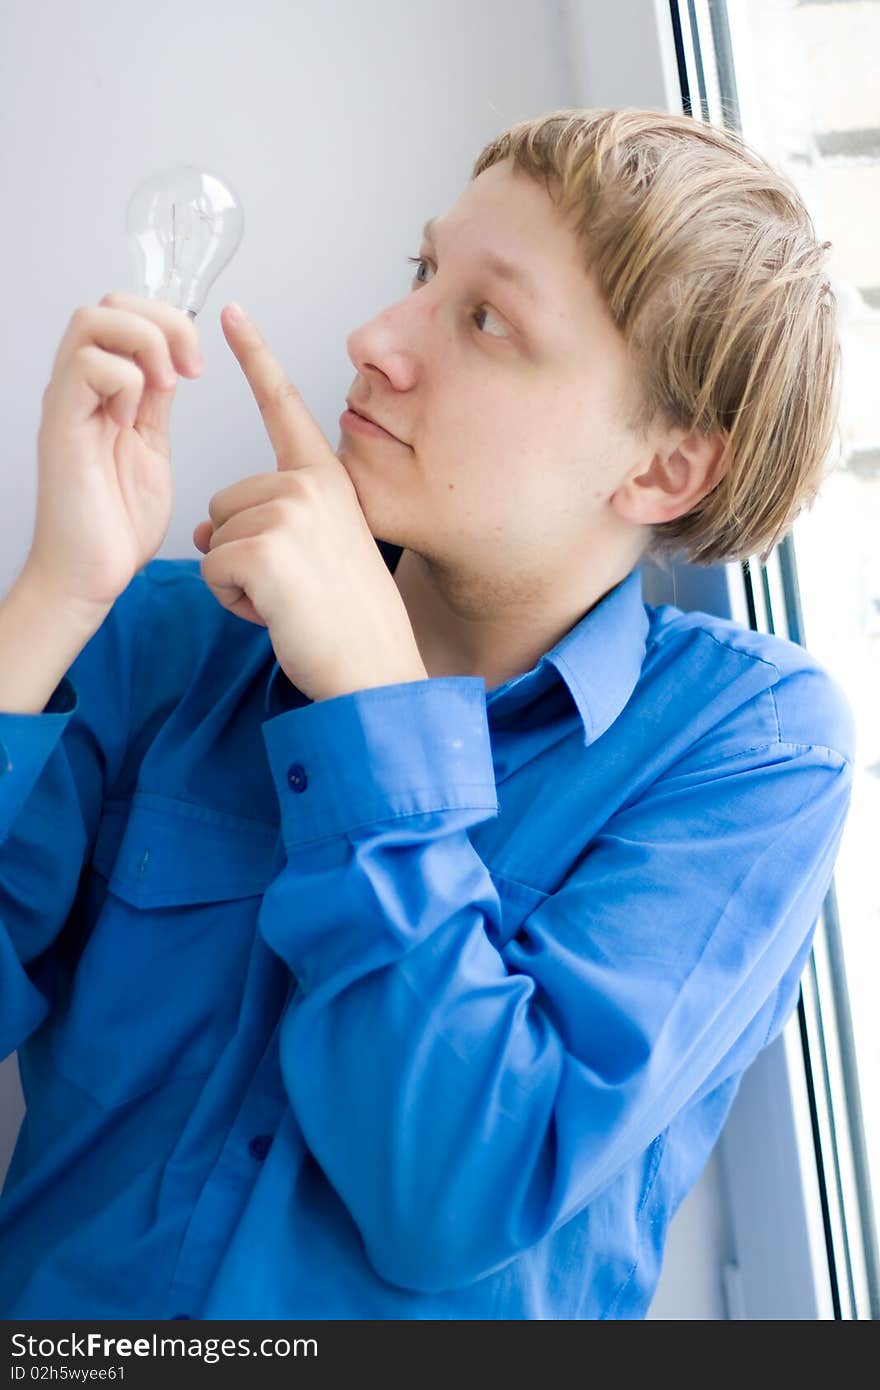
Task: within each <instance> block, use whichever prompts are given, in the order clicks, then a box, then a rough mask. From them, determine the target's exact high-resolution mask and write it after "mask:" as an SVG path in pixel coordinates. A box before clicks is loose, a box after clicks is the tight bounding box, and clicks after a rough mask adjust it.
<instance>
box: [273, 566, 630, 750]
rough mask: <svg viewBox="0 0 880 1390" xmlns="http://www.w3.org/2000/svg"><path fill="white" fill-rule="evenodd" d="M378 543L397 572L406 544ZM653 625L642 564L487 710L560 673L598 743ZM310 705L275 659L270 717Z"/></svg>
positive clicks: (515, 705) (506, 709) (517, 701)
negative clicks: (645, 598) (644, 594)
mask: <svg viewBox="0 0 880 1390" xmlns="http://www.w3.org/2000/svg"><path fill="white" fill-rule="evenodd" d="M376 544H377V545H378V547H379V550H380V551H381V554H382V558H383V559H384V561H385V563H386V565H387V566H388V569H389V570H390V571H391V573H392V574H393V573H394V568H395V566H396V564H397V561H398V559H399V557H400V555H401V553H402V549H401V547H400V546H396V545H392V544H391V543H390V542H388V541H377V542H376ZM648 628H649V619H648V612H647V609H646V607H645V603H644V600H643V598H642V566H641V565H636V566H635V568H634V569H632V570H631V571H630V573H629V574H628V575H627V576H626V578H624V579H622V580H621V581H620V582H619V583H618V584H616V585H615V586H614V588H613V589H609V591H608V593H607V594H604V595H603V596H602V598H601V599H599V602H598V603H596V604H594V606H593V607H592V608H591V609H590V611H589V612H588V613H585V614H584V616H583V617H582V618H581V619H580V621H579V622H577V623H575V625H574V627H572V628H570V629H569V631H568V632H567V633H566V634H565V636H564V637H562V638H561V639H560V640H559V641H558V642H557V643H556V645H555V646H554V647H551V648H550V650H549V651H548V652H545V654H544V655H543V656H542V657H541V658H540V660H539V661H538V662H537V663H536V665H535V666H533V667H532V669H531V670H530V671H525V672H523V673H522V674H521V675H517V676H511V678H510V680H508V681H505V682H504V683H503V685H499V686H495V687H494V688H493V689H492V690H490V691H488V692H487V695H486V706H487V712H488V713H489V715H490V717H493V718H494V717H497V716H498V715H502V714H508V713H512V712H513V711H514V710H516V709H519V708H521V707H522V706H524V705H526V704H530V703H531V702H532V701H533V700H534V699H535V697H536V696H537V695H538V694H540V693H542V692H543V691H544V690H545V689H547V688H548V687H549V685H550V684H551V683H552V682H553V680H554V679H555V677H554V675H553V672H554V671H556V672H558V674H559V675H560V676H561V677H562V680H563V682H564V683H565V685H566V686H567V688H568V690H569V691H570V693H571V697H572V699H573V700H574V703H575V705H576V707H577V711H578V714H579V715H580V718H581V722H582V724H583V728H584V743H585V744H587V745H589V744H591V743H593V742H595V740H596V739H597V738H599V737H600V736H601V735H602V734H604V732H605V730H606V729H608V728H610V726H611V725H612V724H613V723H614V721H615V719H616V718H617V716H618V715H619V714H620V712H621V711H622V710H623V708H624V706H625V705H626V704H627V702H628V700H629V698H630V696H631V695H632V693H633V691H634V690H635V688H636V684H637V683H638V679H639V673H640V672H641V669H642V663H643V661H644V659H645V651H646V639H647V634H648ZM270 650H271V647H270ZM308 703H309V701H308V699H307V697H306V696H305V695H303V694H302V693H301V692H300V691H298V690H296V688H295V687H294V686H292V685H291V683H290V681H289V680H288V679H287V677H286V675H285V674H284V671H283V670H282V669H281V667H280V665H279V663H278V661H277V660H276V661H275V662H274V663H273V666H272V671H271V675H270V677H269V680H268V682H267V685H266V699H265V711H266V714H267V715H270V714H272V713H280V712H281V711H282V710H286V709H291V708H296V707H297V705H303V704H308Z"/></svg>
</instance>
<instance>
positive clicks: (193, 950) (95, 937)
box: [50, 792, 283, 1107]
mask: <svg viewBox="0 0 880 1390" xmlns="http://www.w3.org/2000/svg"><path fill="white" fill-rule="evenodd" d="M278 842H279V834H278V832H277V831H275V830H274V829H273V828H272V827H270V826H266V827H264V826H261V825H258V824H257V823H255V822H253V821H247V820H244V819H241V818H238V817H235V816H231V815H227V814H225V813H222V812H217V811H212V810H209V809H207V808H201V807H197V806H187V805H184V804H183V803H181V802H176V801H172V800H170V799H168V798H165V797H159V796H155V795H152V794H146V793H141V792H138V793H136V795H135V797H134V799H133V801H132V802H131V804H130V806H127V805H116V806H109V805H108V807H107V808H105V813H104V815H103V818H102V821H101V824H100V826H99V830H98V836H97V841H96V844H95V849H94V853H93V856H92V863H91V868H90V871H89V874H90V877H89V882H88V885H87V892H86V897H85V905H84V911H85V916H86V919H87V920H86V921H85V922H84V923H83V926H84V931H83V940H84V945H83V947H82V951H81V953H80V955H79V958H78V960H77V961H76V963H75V967H74V969H73V971H72V974H71V977H70V981H69V987H68V990H67V993H66V998H65V999H64V1001H63V1003H62V1006H61V1008H60V1009H59V1010H58V1011H57V1013H56V1014H55V1015H54V1017H53V1023H52V1027H53V1034H52V1039H51V1044H50V1045H51V1050H52V1056H53V1060H54V1064H55V1066H56V1067H57V1069H58V1071H59V1072H60V1073H61V1074H62V1075H63V1076H65V1077H67V1079H68V1080H70V1081H72V1082H73V1083H74V1084H75V1085H76V1086H78V1087H80V1088H81V1089H82V1090H84V1091H86V1092H87V1093H88V1094H89V1095H90V1096H92V1097H93V1098H94V1099H95V1100H97V1101H98V1102H99V1103H100V1104H101V1105H104V1106H107V1107H112V1106H117V1105H123V1104H125V1103H126V1102H128V1101H131V1100H134V1099H135V1098H136V1097H138V1096H140V1095H143V1094H144V1093H145V1092H146V1091H150V1090H153V1089H154V1088H155V1087H157V1086H161V1085H165V1084H168V1083H170V1082H174V1081H177V1080H182V1079H184V1078H186V1077H197V1076H201V1075H205V1074H207V1073H208V1072H209V1071H210V1070H211V1068H212V1067H213V1065H214V1063H215V1062H216V1060H217V1057H218V1056H219V1054H220V1052H221V1050H222V1048H223V1046H224V1044H225V1043H226V1042H227V1040H228V1039H229V1037H230V1036H231V1035H232V1033H233V1032H234V1029H235V1026H236V1022H237V1018H238V1011H239V1006H240V1003H241V998H242V993H243V989H244V982H245V978H246V974H247V967H248V960H249V957H250V952H251V949H252V946H253V941H254V936H255V933H256V924H257V915H258V913H259V909H260V904H261V901H262V897H263V894H264V892H265V890H266V888H267V887H268V885H269V883H270V882H271V880H272V878H273V877H274V875H275V874H276V873H278V872H279V871H280V868H281V867H282V865H283V852H279V853H277V854H276V850H277V848H278Z"/></svg>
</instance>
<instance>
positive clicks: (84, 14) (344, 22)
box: [0, 0, 728, 1319]
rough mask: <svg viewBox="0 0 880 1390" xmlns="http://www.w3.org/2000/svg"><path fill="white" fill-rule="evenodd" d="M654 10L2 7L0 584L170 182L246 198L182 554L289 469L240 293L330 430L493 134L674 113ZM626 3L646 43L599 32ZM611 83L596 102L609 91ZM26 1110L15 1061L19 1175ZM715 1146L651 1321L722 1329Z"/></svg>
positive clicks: (492, 4) (177, 522)
mask: <svg viewBox="0 0 880 1390" xmlns="http://www.w3.org/2000/svg"><path fill="white" fill-rule="evenodd" d="M654 3H655V0H620V4H619V5H618V6H616V7H609V6H607V5H605V4H604V2H603V0H572V3H571V4H564V3H560V4H551V3H547V0H480V3H479V4H476V5H475V4H473V0H443V3H437V0H370V3H369V4H364V3H362V2H361V0H335V3H334V4H332V5H325V4H322V3H319V2H318V0H312V2H311V3H298V4H293V3H282V2H281V0H275V2H274V3H273V0H249V3H247V4H246V5H240V4H238V3H235V4H232V3H221V2H218V0H212V2H211V0H188V3H186V4H181V3H180V0H151V3H150V4H149V5H147V6H140V5H135V4H120V3H119V0H77V3H76V4H73V5H71V4H68V3H65V0H55V2H54V3H51V0H28V3H27V4H25V3H20V4H18V5H16V6H9V5H7V6H5V7H3V10H2V15H0V113H2V121H3V128H4V130H5V132H6V138H5V139H4V140H3V141H2V143H0V180H2V187H3V188H4V190H5V194H6V197H5V200H4V216H3V218H2V220H0V265H2V266H3V267H4V270H5V275H4V281H3V307H4V313H5V320H6V322H5V332H4V333H3V334H2V335H0V381H2V384H3V388H2V389H3V395H4V402H3V406H4V408H3V421H4V427H5V439H4V447H3V454H2V464H0V595H2V594H4V593H6V591H7V590H8V588H9V586H10V585H11V583H12V582H13V580H14V578H15V576H16V575H17V573H18V572H19V570H20V568H21V565H22V564H23V563H24V561H25V559H26V556H27V553H28V550H29V547H30V539H31V535H32V532H33V520H34V508H35V498H36V482H37V477H36V456H35V440H36V434H37V429H38V426H39V421H40V411H41V398H42V393H43V390H44V388H45V386H46V384H47V382H48V380H49V376H50V374H51V369H52V363H53V359H54V356H55V352H56V350H57V346H58V343H59V341H60V338H61V336H62V334H63V333H64V331H65V329H66V327H67V324H68V322H69V319H70V316H71V314H72V313H73V311H74V310H75V309H76V308H77V307H78V306H79V305H81V304H97V303H98V301H99V300H100V299H101V297H102V296H103V295H104V294H106V293H107V292H108V291H110V290H131V289H132V285H131V282H130V279H129V274H130V272H129V263H128V250H127V244H126V236H125V228H124V213H125V208H126V204H127V201H128V198H129V195H130V194H131V192H132V190H133V189H134V188H135V187H136V186H137V184H139V183H140V182H141V180H142V179H144V178H146V177H147V176H149V175H151V174H153V173H155V172H157V171H159V170H162V169H165V168H168V167H171V166H173V165H177V164H182V163H195V164H199V165H204V166H206V167H208V168H210V169H212V170H216V171H217V172H218V173H220V174H222V175H225V176H226V177H227V178H228V179H229V180H230V182H231V183H232V185H233V186H234V187H235V188H236V189H237V190H238V192H239V194H240V196H241V198H242V201H243V204H244V208H245V219H246V225H245V235H244V240H243V242H242V245H241V247H240V249H239V252H238V254H237V255H236V257H235V259H234V260H233V262H232V263H231V265H230V266H229V268H228V269H227V271H226V272H225V273H224V274H223V276H222V277H221V279H220V280H219V281H218V283H217V285H216V287H215V289H214V290H213V291H212V293H211V294H210V295H209V297H208V301H207V304H206V306H205V309H204V311H203V313H202V314H201V315H200V316H199V319H198V321H197V323H198V328H199V332H200V335H201V340H202V346H203V349H204V352H205V356H206V358H207V369H206V371H205V373H204V375H203V377H202V378H201V379H200V380H199V381H198V382H195V383H193V382H187V381H181V383H180V385H179V387H178V399H177V401H176V403H175V417H174V424H173V447H174V463H175V478H176V483H177V496H176V505H175V513H174V517H173V520H172V522H171V527H170V529H169V532H168V535H167V537H166V539H165V542H164V544H163V545H162V547H161V549H160V551H159V555H160V556H166V557H177V556H185V557H191V558H192V557H195V556H196V555H197V554H198V552H197V551H196V550H195V548H194V546H193V544H192V531H193V528H194V526H195V525H196V523H197V522H199V521H201V520H203V519H204V518H205V517H206V516H207V501H208V499H209V498H210V497H211V496H212V495H213V493H214V492H216V491H217V490H218V489H220V488H221V487H225V486H227V485H228V484H230V483H232V482H235V481H237V480H238V479H239V478H241V477H243V476H246V475H248V474H251V473H254V472H259V471H261V470H263V469H266V468H272V467H274V459H273V457H272V455H271V450H270V447H269V444H268V441H267V439H266V435H265V431H264V428H263V424H262V420H261V418H260V415H259V412H258V410H257V407H256V405H255V403H254V401H253V397H252V395H251V392H250V388H249V387H248V385H247V383H246V381H245V380H244V378H243V376H242V374H241V370H240V368H239V367H238V364H237V362H236V361H235V359H234V358H233V356H232V353H231V352H230V350H229V348H228V347H227V345H226V342H225V340H224V338H223V335H222V331H221V329H220V326H219V321H218V317H219V312H220V309H221V308H222V306H223V305H224V304H225V303H227V302H228V301H229V300H231V299H238V300H240V302H241V303H242V304H243V305H244V306H245V308H246V309H248V310H250V312H251V313H252V314H253V315H254V317H255V318H256V320H257V322H258V323H259V325H260V327H261V329H262V331H263V333H264V334H265V336H266V338H267V340H268V342H269V344H270V346H271V348H272V350H273V352H274V353H275V355H276V356H277V357H278V358H279V360H280V361H281V362H282V363H283V365H284V366H285V368H286V370H287V372H288V374H289V375H290V377H291V379H292V380H293V381H294V382H295V383H296V385H297V386H298V387H299V389H300V391H301V392H302V394H303V397H304V399H305V401H306V403H307V405H308V407H309V409H310V410H311V412H312V414H313V415H314V416H315V418H316V419H317V420H318V422H319V424H320V425H321V427H322V428H323V430H324V432H325V433H326V434H327V435H328V437H330V438H332V440H333V442H334V443H335V442H336V440H337V439H338V427H337V421H338V416H339V413H340V411H341V410H342V408H343V404H344V397H345V394H346V392H347V390H348V388H349V386H350V384H351V382H352V379H353V375H354V370H353V367H352V364H351V362H350V360H349V358H348V355H347V353H346V350H345V338H346V335H347V333H348V332H349V331H350V330H351V329H352V328H354V327H355V326H357V325H358V324H359V323H362V322H363V321H364V320H366V319H367V318H369V317H371V316H372V315H374V314H375V313H376V312H378V310H379V309H380V308H382V307H383V306H384V305H386V304H388V303H389V302H391V301H393V300H394V299H396V298H399V297H400V296H401V295H403V294H404V293H406V291H407V288H408V285H409V276H410V273H411V267H409V266H408V265H407V263H406V260H405V257H406V256H407V255H409V254H415V253H416V252H417V250H418V240H419V235H420V230H421V226H422V223H423V221H424V220H425V218H426V217H427V216H429V215H430V214H434V213H440V212H442V211H443V210H444V209H445V208H446V207H447V206H448V205H449V204H450V203H451V202H453V201H454V200H455V198H456V197H457V196H458V194H459V193H460V191H461V189H462V187H463V186H464V184H465V183H466V181H467V179H468V177H469V174H470V168H471V165H472V163H473V160H474V159H475V157H476V155H477V154H478V152H479V150H480V149H481V147H482V145H483V144H484V143H485V142H486V141H487V140H488V139H489V138H490V137H491V136H493V135H495V134H496V133H497V132H498V131H500V130H502V129H504V128H505V127H506V126H508V125H510V124H512V123H513V122H514V121H517V120H521V119H524V118H526V117H529V116H534V115H537V114H539V113H541V112H544V111H549V110H554V109H556V108H558V107H562V106H569V105H576V104H588V103H590V102H592V103H593V104H606V103H609V104H626V103H632V104H640V105H662V104H664V101H665V99H666V96H667V95H668V93H667V91H666V89H664V87H663V86H662V84H659V83H657V82H656V80H655V79H654V78H653V77H651V76H650V74H651V73H653V72H655V71H656V64H655V63H654V61H653V60H652V61H651V62H650V63H649V62H647V61H645V62H643V61H642V60H641V54H642V48H641V47H640V46H641V45H652V46H656V42H657V40H656V31H655V28H654ZM612 9H615V12H616V14H617V19H618V21H619V20H620V11H621V10H625V11H626V16H625V18H626V21H627V22H626V26H625V32H626V33H627V35H628V39H627V42H628V44H629V45H630V48H629V51H626V52H623V51H621V52H620V57H621V62H620V64H619V66H617V65H613V66H612V65H609V64H608V63H607V62H605V61H600V60H598V59H597V58H596V57H595V55H597V54H598V53H599V52H600V45H599V43H598V42H597V43H596V44H595V45H592V44H591V34H593V33H595V34H596V35H597V36H598V35H599V34H600V32H601V33H602V37H603V42H604V43H607V33H604V30H605V29H606V27H607V25H608V23H609V22H610V20H609V15H610V12H611V10H612ZM591 91H592V93H593V94H592V95H590V92H591ZM20 1114H21V1097H20V1091H19V1089H18V1083H17V1076H16V1072H15V1070H14V1063H13V1061H12V1059H10V1060H9V1061H7V1062H6V1063H4V1064H3V1065H2V1066H0V1171H2V1172H5V1168H6V1163H7V1161H8V1155H9V1153H10V1152H11V1145H12V1142H13V1139H14V1133H15V1131H16V1130H17V1126H18V1122H19V1118H20ZM725 1232H726V1225H725V1216H724V1208H723V1189H722V1184H721V1175H720V1171H719V1167H718V1163H717V1159H716V1158H713V1159H712V1160H711V1162H710V1164H709V1166H708V1168H707V1169H706V1171H705V1173H704V1174H703V1177H702V1178H701V1179H700V1181H699V1182H698V1184H697V1186H696V1187H695V1189H694V1191H693V1192H692V1194H691V1196H690V1197H689V1198H688V1199H687V1201H686V1202H685V1203H684V1205H683V1207H682V1209H681V1211H680V1212H679V1214H678V1216H677V1217H676V1221H675V1222H674V1224H673V1228H672V1233H671V1237H670V1243H669V1246H668V1251H667V1259H666V1264H665V1267H664V1272H663V1276H662V1279H661V1283H660V1287H659V1289H658V1293H657V1297H656V1299H655V1302H654V1305H653V1307H652V1310H651V1316H652V1317H662V1318H688V1319H690V1318H722V1317H724V1316H726V1314H725V1312H724V1305H723V1300H722V1293H721V1274H720V1270H721V1265H722V1262H723V1259H724V1258H725V1255H726V1253H727V1244H728V1243H727V1237H726V1234H725Z"/></svg>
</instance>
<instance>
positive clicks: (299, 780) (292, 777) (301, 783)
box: [287, 763, 309, 792]
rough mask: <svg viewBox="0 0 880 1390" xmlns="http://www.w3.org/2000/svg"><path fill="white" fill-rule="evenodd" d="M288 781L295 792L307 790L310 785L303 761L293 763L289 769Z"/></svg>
mask: <svg viewBox="0 0 880 1390" xmlns="http://www.w3.org/2000/svg"><path fill="white" fill-rule="evenodd" d="M287 781H288V785H289V786H291V787H292V788H293V790H294V791H295V792H304V791H305V789H306V787H307V786H308V785H309V779H308V777H307V776H306V770H305V768H304V767H303V765H302V763H291V765H290V767H289V768H288V769H287Z"/></svg>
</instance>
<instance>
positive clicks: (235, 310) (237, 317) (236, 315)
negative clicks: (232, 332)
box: [226, 301, 247, 323]
mask: <svg viewBox="0 0 880 1390" xmlns="http://www.w3.org/2000/svg"><path fill="white" fill-rule="evenodd" d="M226 317H227V318H228V319H229V322H230V323H244V322H245V321H246V319H247V314H246V313H245V311H244V309H242V307H241V305H240V304H236V303H235V302H234V301H233V303H232V304H229V305H227V308H226Z"/></svg>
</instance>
